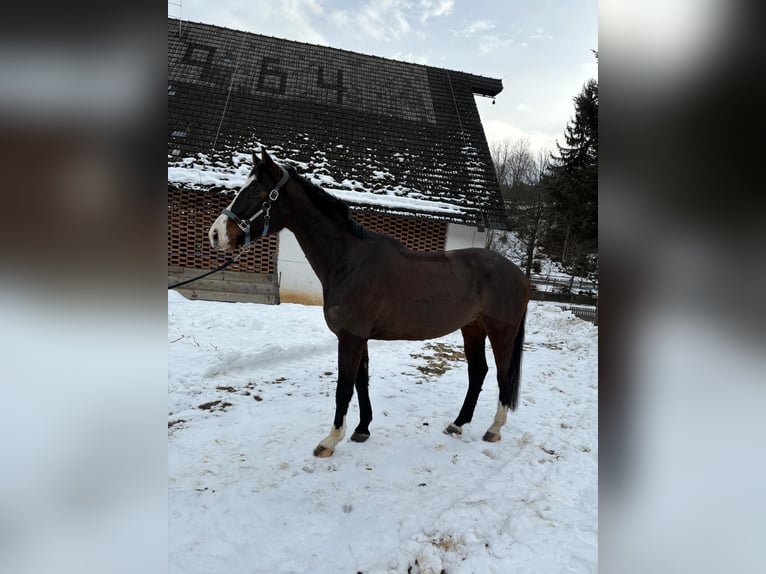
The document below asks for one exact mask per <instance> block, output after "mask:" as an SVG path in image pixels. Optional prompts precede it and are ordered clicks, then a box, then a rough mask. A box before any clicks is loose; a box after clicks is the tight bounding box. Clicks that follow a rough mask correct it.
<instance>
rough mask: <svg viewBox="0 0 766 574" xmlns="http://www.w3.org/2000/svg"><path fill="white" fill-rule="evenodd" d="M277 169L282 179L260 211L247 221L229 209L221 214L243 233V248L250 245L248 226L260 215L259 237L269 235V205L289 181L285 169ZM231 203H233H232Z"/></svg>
mask: <svg viewBox="0 0 766 574" xmlns="http://www.w3.org/2000/svg"><path fill="white" fill-rule="evenodd" d="M279 169H281V170H282V178H281V179H280V180H279V182H277V185H276V186H275V187H274V189H272V190H271V191H270V192H269V197H268V199H267V200H266V201H264V202H263V203H262V204H261V209H259V210H258V212H257V213H256V214H255V215H253V216H252V217H251V218H250V219H248V220H246V221H245V220H243V219H241V218H240V217H239V216H238V215H237V214H236V213H234V212H232V211H231V210H230V209H228V208H227V209H224V210H223V212H222V213H223V214H224V215H225V216H226V217H228V218H229V219H231V220H232V221H233V222H234V223H236V224H237V226H238V227H239V228H240V229H241V230H242V231H243V233H244V234H245V245H244V246H245V247H247V246H248V245H250V224H251V223H252V222H253V221H255V220H256V219H258V218H259V217H260V216H261V215H263V233H261V237H266V235H267V234H268V233H269V220H270V219H271V215H270V212H271V204H272V203H274V202H275V201H276V200H277V198H278V197H279V190H280V189H281V188H282V187H284V185H285V184H286V183H287V180H288V179H290V174H289V173H288V172H287V170H286V169H285V168H283V167H282V166H281V165H280V166H279ZM232 203H233V202H232Z"/></svg>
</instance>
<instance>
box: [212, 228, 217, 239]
mask: <svg viewBox="0 0 766 574" xmlns="http://www.w3.org/2000/svg"><path fill="white" fill-rule="evenodd" d="M212 236H213V240H214V241H218V231H216V230H215V229H213V234H212Z"/></svg>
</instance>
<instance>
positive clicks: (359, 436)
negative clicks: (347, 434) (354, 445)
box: [351, 432, 370, 442]
mask: <svg viewBox="0 0 766 574" xmlns="http://www.w3.org/2000/svg"><path fill="white" fill-rule="evenodd" d="M368 438H370V433H363V432H355V433H354V434H352V435H351V440H352V441H354V442H364V441H366V440H367V439H368Z"/></svg>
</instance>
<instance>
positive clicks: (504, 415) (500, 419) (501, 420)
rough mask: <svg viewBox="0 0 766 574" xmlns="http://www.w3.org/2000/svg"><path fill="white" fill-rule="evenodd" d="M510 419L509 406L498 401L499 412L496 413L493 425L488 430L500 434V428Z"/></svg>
mask: <svg viewBox="0 0 766 574" xmlns="http://www.w3.org/2000/svg"><path fill="white" fill-rule="evenodd" d="M507 420H508V407H507V406H505V405H504V404H503V403H501V402H500V401H497V412H496V413H495V420H494V421H493V422H492V426H491V427H489V429H488V430H487V432H491V433H492V434H496V435H499V434H500V429H501V428H503V425H505V421H507Z"/></svg>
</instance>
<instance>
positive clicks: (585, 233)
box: [545, 80, 598, 274]
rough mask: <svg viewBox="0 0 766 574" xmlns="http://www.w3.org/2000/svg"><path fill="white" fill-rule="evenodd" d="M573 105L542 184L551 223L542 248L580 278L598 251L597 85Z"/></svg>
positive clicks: (591, 84)
mask: <svg viewBox="0 0 766 574" xmlns="http://www.w3.org/2000/svg"><path fill="white" fill-rule="evenodd" d="M574 103H575V114H574V118H573V119H572V120H570V122H569V124H568V125H567V127H566V131H565V133H564V140H565V143H564V145H560V144H558V143H557V144H556V147H557V148H558V153H557V154H552V155H551V169H550V173H549V175H548V176H547V177H546V179H545V185H546V187H547V189H548V196H549V199H550V204H549V206H550V213H549V222H550V224H551V226H550V229H549V232H548V234H547V238H546V244H547V246H548V251H549V252H553V253H560V254H561V260H562V263H564V264H565V265H566V266H567V267H569V268H570V269H571V270H572V271H573V272H578V273H579V272H583V271H587V267H588V265H587V261H588V260H589V259H592V257H590V258H589V257H588V256H589V255H591V254H594V253H596V252H597V251H598V82H597V81H596V80H589V81H588V82H587V83H586V84H585V85H584V86H583V88H582V91H581V92H580V93H579V94H578V95H577V96H576V97H575V98H574ZM583 274H584V273H583Z"/></svg>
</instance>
